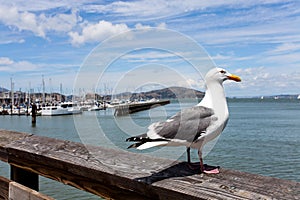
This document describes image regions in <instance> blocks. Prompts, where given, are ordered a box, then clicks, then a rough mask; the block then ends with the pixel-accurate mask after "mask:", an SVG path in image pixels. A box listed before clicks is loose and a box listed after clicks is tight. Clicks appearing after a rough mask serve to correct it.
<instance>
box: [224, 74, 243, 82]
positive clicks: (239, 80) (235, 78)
mask: <svg viewBox="0 0 300 200" xmlns="http://www.w3.org/2000/svg"><path fill="white" fill-rule="evenodd" d="M227 77H228V79H229V80H233V81H236V82H241V81H242V79H241V78H240V77H239V76H237V75H234V74H231V75H229V76H227Z"/></svg>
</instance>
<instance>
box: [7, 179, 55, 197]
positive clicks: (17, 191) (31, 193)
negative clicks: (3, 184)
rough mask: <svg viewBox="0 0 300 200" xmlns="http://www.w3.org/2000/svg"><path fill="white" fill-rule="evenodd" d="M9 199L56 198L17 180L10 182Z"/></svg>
mask: <svg viewBox="0 0 300 200" xmlns="http://www.w3.org/2000/svg"><path fill="white" fill-rule="evenodd" d="M9 200H54V199H53V198H51V197H48V196H46V195H44V194H41V193H39V192H37V191H35V190H32V189H30V188H28V187H25V186H24V185H21V184H19V183H16V182H10V183H9Z"/></svg>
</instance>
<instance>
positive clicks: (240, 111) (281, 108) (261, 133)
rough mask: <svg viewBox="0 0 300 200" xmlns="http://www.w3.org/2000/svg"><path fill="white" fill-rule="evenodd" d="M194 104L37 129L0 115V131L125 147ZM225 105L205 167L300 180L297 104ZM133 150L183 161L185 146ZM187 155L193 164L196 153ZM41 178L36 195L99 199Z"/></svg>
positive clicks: (26, 120)
mask: <svg viewBox="0 0 300 200" xmlns="http://www.w3.org/2000/svg"><path fill="white" fill-rule="evenodd" d="M194 104H195V102H185V103H181V104H178V103H176V102H173V103H171V104H169V105H166V106H164V107H160V108H156V109H152V110H150V111H143V112H139V113H135V114H132V115H131V116H127V117H120V118H117V119H115V118H114V117H113V115H112V111H110V110H107V111H99V112H85V113H84V114H83V115H76V116H74V119H75V122H76V125H77V126H74V119H73V117H72V116H55V117H39V118H38V119H37V125H36V127H32V126H31V118H30V117H25V116H20V117H19V116H0V121H1V123H0V128H1V129H7V130H15V131H22V132H29V133H34V134H36V135H43V136H48V137H54V138H59V139H65V140H71V141H75V142H81V141H82V142H83V143H89V144H94V145H101V146H106V147H113V148H121V149H126V148H127V146H128V143H126V142H124V141H125V139H126V138H127V137H128V136H130V135H136V134H139V133H143V132H144V131H145V130H146V128H147V126H148V125H149V124H150V123H152V122H154V121H159V120H165V119H166V118H167V117H169V116H171V115H173V114H175V113H176V112H177V111H179V110H180V109H182V108H184V107H189V106H192V105H194ZM228 105H229V111H230V120H229V122H228V125H227V127H226V129H225V130H224V132H223V133H222V135H221V136H220V138H219V139H218V141H217V143H216V145H215V146H214V148H213V150H212V151H211V152H210V153H209V154H208V155H207V156H206V157H205V158H204V161H205V163H208V164H211V165H220V166H221V167H224V168H229V169H236V170H239V171H246V172H251V173H255V174H261V175H265V176H273V177H278V178H282V179H289V180H294V181H298V182H299V181H300V171H299V169H300V156H299V155H300V135H299V134H300V101H296V100H277V101H275V100H263V101H261V100H254V99H250V100H249V99H231V100H229V103H228ZM99 125H100V127H101V128H102V130H101V129H99ZM101 132H104V133H105V134H104V135H102V134H101ZM133 151H136V150H133ZM136 152H139V153H148V154H150V155H153V156H159V157H160V156H162V157H167V158H170V157H171V158H173V159H180V160H186V157H185V148H184V147H176V148H175V147H168V148H160V149H150V150H147V151H136ZM192 157H193V160H194V161H195V162H198V158H197V152H196V151H193V152H192ZM0 167H1V168H0V175H2V176H5V177H8V176H9V175H8V174H9V169H8V165H7V164H6V163H2V162H0ZM40 179H41V184H40V185H41V189H40V190H41V192H42V193H45V194H47V195H49V196H52V197H54V198H56V199H98V197H96V196H94V195H91V194H88V193H86V192H82V191H79V190H76V189H73V188H71V187H68V186H64V185H63V184H61V183H57V182H55V181H51V180H49V179H46V178H42V177H41V178H40Z"/></svg>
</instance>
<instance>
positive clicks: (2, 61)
mask: <svg viewBox="0 0 300 200" xmlns="http://www.w3.org/2000/svg"><path fill="white" fill-rule="evenodd" d="M13 63H14V61H13V60H11V59H10V58H7V57H0V66H1V65H11V64H13Z"/></svg>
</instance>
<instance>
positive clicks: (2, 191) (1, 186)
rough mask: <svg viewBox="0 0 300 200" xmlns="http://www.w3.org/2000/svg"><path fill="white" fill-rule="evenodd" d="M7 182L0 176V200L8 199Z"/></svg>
mask: <svg viewBox="0 0 300 200" xmlns="http://www.w3.org/2000/svg"><path fill="white" fill-rule="evenodd" d="M9 182H11V181H10V180H8V179H7V178H4V177H1V176H0V200H7V199H8V190H9Z"/></svg>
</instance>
